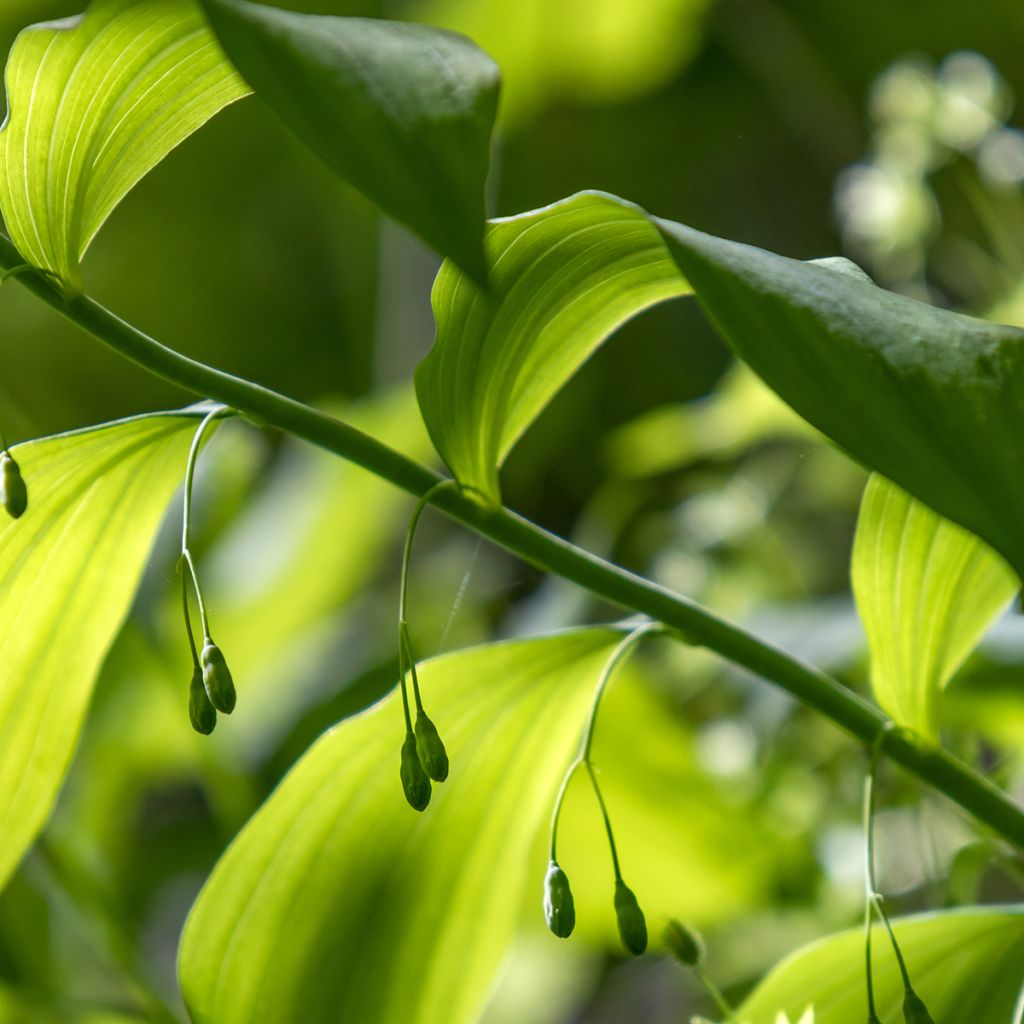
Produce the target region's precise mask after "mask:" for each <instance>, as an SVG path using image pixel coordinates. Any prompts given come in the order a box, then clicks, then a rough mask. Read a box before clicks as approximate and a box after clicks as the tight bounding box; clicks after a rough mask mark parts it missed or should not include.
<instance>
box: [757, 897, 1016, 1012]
mask: <svg viewBox="0 0 1024 1024" xmlns="http://www.w3.org/2000/svg"><path fill="white" fill-rule="evenodd" d="M893 924H894V927H895V929H896V934H897V937H898V938H899V943H900V947H901V948H902V950H903V953H904V956H905V957H906V960H907V967H908V968H909V970H910V977H911V980H912V982H913V985H914V989H915V990H916V991H917V992H918V993H919V994H920V996H921V997H922V998H923V999H924V1001H925V1003H926V1004H927V1005H928V1009H929V1011H930V1012H931V1015H932V1017H933V1018H934V1020H936V1021H937V1022H939V1024H982V1022H984V1024H990V1022H991V1024H1009V1022H1010V1020H1011V1019H1012V1018H1013V1012H1014V1007H1015V1005H1016V1003H1017V999H1018V995H1019V993H1020V991H1021V981H1022V979H1024V911H1022V909H1021V908H1020V907H978V908H971V909H966V910H953V911H944V912H940V913H934V914H922V915H920V916H919V917H910V918H904V919H902V920H896V921H894V922H893ZM872 962H873V976H874V980H875V996H876V999H877V1002H878V1015H879V1017H880V1018H881V1019H882V1020H883V1021H893V1022H895V1021H897V1020H902V1019H903V1012H902V1002H903V982H902V979H901V977H900V973H899V969H898V967H897V965H896V959H895V957H894V956H893V953H892V949H891V947H890V946H889V941H888V937H887V936H886V934H885V931H884V929H883V927H882V925H880V924H879V925H876V926H875V929H874V931H873V942H872ZM808 1006H813V1007H814V1024H864V1021H865V1020H866V1018H867V1008H866V1007H867V999H866V996H865V981H864V932H863V930H862V929H859V928H856V929H852V930H850V931H848V932H843V933H841V934H839V935H833V936H830V937H829V938H827V939H822V940H821V941H820V942H816V943H814V944H813V945H811V946H808V947H806V948H805V949H802V950H798V951H797V952H796V953H794V954H793V955H792V956H790V957H788V958H787V959H785V960H783V961H782V963H780V964H779V965H778V966H777V967H776V968H774V969H773V970H772V971H771V972H770V973H769V974H768V976H767V978H765V980H764V981H762V982H761V984H760V985H758V987H757V988H756V989H755V990H754V993H753V995H751V996H750V998H749V999H747V1001H746V1002H745V1003H744V1004H743V1005H742V1006H741V1007H740V1009H739V1011H738V1013H737V1019H738V1020H741V1021H743V1022H744V1024H776V1022H777V1014H778V1012H779V1011H782V1012H784V1013H786V1014H788V1017H789V1019H790V1020H791V1021H796V1020H799V1019H800V1016H801V1014H802V1013H803V1012H804V1010H805V1009H806V1008H807V1007H808Z"/></svg>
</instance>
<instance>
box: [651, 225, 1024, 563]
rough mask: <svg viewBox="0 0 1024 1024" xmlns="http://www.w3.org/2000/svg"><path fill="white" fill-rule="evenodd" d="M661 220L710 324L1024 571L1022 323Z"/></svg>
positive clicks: (781, 389)
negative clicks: (977, 314) (1006, 322)
mask: <svg viewBox="0 0 1024 1024" xmlns="http://www.w3.org/2000/svg"><path fill="white" fill-rule="evenodd" d="M659 226H660V227H661V229H662V231H663V233H664V235H665V238H666V240H667V241H668V244H669V248H670V249H671V251H672V253H673V255H674V256H675V258H676V260H677V261H678V263H679V265H680V267H681V268H682V271H683V272H684V273H685V274H686V276H687V277H688V278H689V280H690V282H691V284H692V285H693V287H694V290H695V292H696V294H697V297H698V300H699V301H700V303H701V305H702V306H703V307H704V309H705V311H706V312H707V314H708V316H709V318H710V319H711V321H712V323H713V324H714V325H715V327H716V328H717V329H718V331H719V332H720V333H721V334H722V336H723V337H724V338H725V339H726V340H727V341H728V342H729V344H730V345H732V347H733V348H734V349H735V351H736V353H737V354H738V355H739V356H740V358H742V359H743V360H745V361H746V362H747V363H748V364H749V365H750V366H751V367H752V368H753V369H754V371H755V372H756V373H757V374H758V375H759V376H760V377H762V378H763V379H764V380H765V382H766V383H767V384H768V385H769V386H770V387H771V388H773V389H774V390H775V391H776V392H778V394H779V395H780V396H781V397H782V398H783V399H784V400H785V401H786V402H787V403H788V404H789V405H791V406H792V407H793V408H794V409H795V410H796V411H797V412H798V413H800V415H801V416H803V417H804V418H805V419H807V420H808V421H809V422H810V423H812V424H813V425H814V426H816V427H817V428H818V429H819V430H821V431H822V432H823V433H825V434H826V435H827V436H828V437H830V438H831V439H832V440H833V441H835V442H836V443H837V444H839V445H840V447H842V448H844V449H845V450H846V451H847V452H848V453H849V454H850V455H852V456H853V457H854V458H855V459H857V460H859V461H860V462H862V463H863V464H864V465H866V466H868V467H870V468H872V469H876V470H878V471H879V472H880V473H883V474H884V475H885V476H886V477H888V478H889V479H890V480H892V481H894V482H895V483H896V484H898V485H899V486H900V487H902V488H904V489H905V490H906V491H908V492H909V493H910V494H912V495H913V496H914V497H915V498H917V499H918V500H919V501H922V502H924V503H925V504H926V505H928V506H930V507H931V508H933V509H934V510H935V511H937V512H939V513H940V514H941V515H943V516H945V517H946V518H948V519H951V520H952V521H953V522H955V523H958V524H959V525H961V526H963V527H965V528H966V529H968V530H970V531H971V532H973V533H975V534H977V535H978V536H979V537H982V538H983V539H984V540H986V541H987V542H988V543H989V544H991V545H992V547H994V548H995V549H996V550H997V551H998V552H999V553H1000V554H1001V555H1003V556H1004V557H1005V558H1006V559H1007V560H1008V561H1009V562H1010V563H1011V565H1013V567H1014V568H1015V569H1016V571H1017V573H1018V575H1020V574H1021V573H1022V572H1024V446H1022V445H1021V444H1020V443H1019V439H1020V436H1021V433H1022V428H1024V331H1022V330H1019V329H1017V328H1014V327H1004V326H1001V325H998V324H994V323H989V322H987V321H984V320H977V319H974V318H972V317H967V316H961V315H959V314H956V313H950V312H947V311H945V310H940V309H936V308H934V307H932V306H928V305H925V304H923V303H921V302H917V301H915V300H913V299H909V298H906V297H904V296H900V295H894V294H892V293H890V292H886V291H883V290H882V289H880V288H876V287H875V286H874V285H872V284H870V283H867V282H866V281H863V280H859V279H858V278H857V277H856V276H854V275H851V274H847V273H837V272H836V268H835V267H827V266H815V265H813V264H807V263H800V262H799V261H797V260H791V259H787V258H785V257H783V256H776V255H774V254H772V253H769V252H765V251H764V250H761V249H756V248H754V247H752V246H747V245H741V244H739V243H737V242H728V241H724V240H723V239H719V238H713V237H712V236H710V235H705V234H702V233H701V232H699V231H694V230H692V229H690V228H686V227H683V226H682V225H679V224H671V223H668V222H664V221H659Z"/></svg>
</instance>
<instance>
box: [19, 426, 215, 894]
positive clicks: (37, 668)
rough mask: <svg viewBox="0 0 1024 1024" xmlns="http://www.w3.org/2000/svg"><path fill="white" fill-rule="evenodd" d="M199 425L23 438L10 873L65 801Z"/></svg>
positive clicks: (105, 429) (110, 428) (122, 428)
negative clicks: (84, 732)
mask: <svg viewBox="0 0 1024 1024" xmlns="http://www.w3.org/2000/svg"><path fill="white" fill-rule="evenodd" d="M195 423H196V420H195V417H194V416H190V415H187V414H164V415H155V416H147V417H139V418H135V419H130V420H123V421H121V422H119V423H113V424H109V425H107V426H104V427H98V428H95V429H92V430H86V431H78V432H75V433H72V434H63V435H59V436H56V437H51V438H45V439H43V440H41V441H31V442H29V443H27V444H22V445H18V446H17V447H16V448H14V449H13V451H14V454H15V457H16V458H17V460H18V462H19V463H20V465H21V468H22V472H23V474H24V476H25V479H26V481H27V482H28V487H29V507H28V511H27V512H26V513H25V515H24V516H22V517H21V519H19V520H17V521H14V520H8V519H7V518H6V517H3V521H2V522H0V622H2V623H3V624H4V627H3V631H2V634H0V664H2V665H3V673H2V676H0V751H2V754H0V830H2V834H3V836H4V842H3V845H2V848H0V884H2V883H3V882H4V881H6V880H7V878H8V877H9V876H10V874H11V872H12V871H13V870H14V868H15V867H16V866H17V863H18V861H19V860H20V859H21V856H22V854H23V853H24V852H25V850H26V849H27V848H28V846H29V845H30V844H31V843H32V841H33V839H34V838H35V836H36V833H37V832H38V831H39V829H40V828H41V827H42V825H43V823H44V822H45V820H46V818H47V816H48V814H49V812H50V809H51V807H52V806H53V803H54V800H55V799H56V796H57V791H58V789H59V788H60V784H61V782H62V780H63V778H64V775H65V774H66V772H67V769H68V765H69V763H70V760H71V756H72V754H73V752H74V748H75V743H76V741H77V739H78V733H79V730H80V729H81V725H82V720H83V718H84V716H85V712H86V708H87V707H88V704H89V698H90V696H91V693H92V688H93V683H94V681H95V679H96V675H97V673H98V671H99V668H100V665H101V663H102V661H103V658H104V656H105V654H106V652H107V649H108V648H109V646H110V644H111V642H112V641H113V639H114V637H115V635H116V634H117V631H118V629H119V628H120V626H121V623H122V621H123V620H124V617H125V615H126V614H127V612H128V609H129V606H130V605H131V601H132V597H133V596H134V593H135V588H136V585H137V583H138V579H139V576H140V574H141V572H142V569H143V566H144V565H145V560H146V556H147V554H148V552H149V548H150V545H151V544H152V541H153V536H154V534H155V532H156V528H157V526H158V524H159V522H160V518H161V516H162V515H163V513H164V510H165V508H166V506H167V502H168V501H169V499H170V497H171V495H172V494H173V492H174V490H175V488H176V487H177V486H178V484H179V483H180V481H181V477H182V473H183V471H184V466H185V458H186V455H187V453H188V446H189V441H190V438H191V434H192V431H193V430H194V428H195ZM184 686H185V681H184V680H183V682H182V687H183V691H182V692H184ZM182 706H184V705H182Z"/></svg>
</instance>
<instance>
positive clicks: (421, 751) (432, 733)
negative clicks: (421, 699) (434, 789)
mask: <svg viewBox="0 0 1024 1024" xmlns="http://www.w3.org/2000/svg"><path fill="white" fill-rule="evenodd" d="M416 753H417V754H418V755H419V759H420V764H421V765H423V768H424V770H425V771H426V773H427V775H428V776H429V777H430V778H432V779H433V780H434V781H435V782H444V780H445V779H447V778H448V751H447V750H445V749H444V743H443V742H442V741H441V737H440V735H439V734H438V731H437V727H436V726H435V725H434V723H433V722H432V721H431V720H430V719H429V718H428V717H427V713H426V712H425V711H420V712H419V714H417V715H416Z"/></svg>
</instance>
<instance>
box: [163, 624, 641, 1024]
mask: <svg viewBox="0 0 1024 1024" xmlns="http://www.w3.org/2000/svg"><path fill="white" fill-rule="evenodd" d="M620 636H621V635H620V634H617V633H615V632H613V631H611V630H602V629H590V630H581V631H576V632H572V633H565V634H561V635H557V636H552V637H547V638H543V639H538V640H527V641H516V642H510V643H501V644H492V645H488V646H484V647H478V648H472V649H469V650H465V651H460V652H458V653H456V654H451V655H447V656H444V657H441V658H438V659H435V660H433V661H429V662H426V663H424V664H423V665H422V666H421V668H420V683H421V686H422V689H423V693H424V695H425V698H426V701H427V705H428V708H429V710H430V714H431V717H432V718H433V719H434V721H435V722H436V723H437V725H438V727H439V728H440V730H441V733H442V735H443V736H444V739H445V742H446V744H447V745H448V750H449V754H450V756H451V766H452V767H451V775H450V777H449V779H448V781H447V782H445V783H444V784H443V785H436V786H435V787H434V794H433V799H432V800H431V804H430V807H429V808H428V810H427V811H426V813H425V814H422V815H420V814H417V813H416V812H415V811H413V810H411V809H410V808H409V806H408V805H407V804H406V803H405V800H404V798H403V796H402V790H401V786H400V784H399V778H398V767H399V748H400V746H401V743H402V738H403V721H402V711H401V703H400V699H399V697H398V696H397V694H392V695H391V696H390V697H388V698H386V699H385V700H384V701H382V702H381V703H380V704H378V705H376V706H375V707H374V708H372V709H371V710H370V711H368V712H366V713H365V714H362V715H360V716H358V717H357V718H354V719H349V720H347V721H345V722H344V723H342V724H341V725H339V726H338V727H336V728H335V729H333V730H332V731H330V732H329V733H327V734H325V735H324V736H323V737H322V738H321V739H320V740H319V742H318V743H316V745H315V746H313V747H312V748H311V749H310V750H309V751H308V752H307V753H306V755H305V756H304V757H303V758H302V760H301V761H300V762H299V763H298V765H297V766H296V767H295V768H294V769H293V770H292V772H291V773H290V774H289V775H288V776H287V778H286V779H285V780H284V782H283V783H282V784H281V785H280V786H279V787H278V789H277V791H276V792H275V793H274V794H273V796H271V798H270V799H269V800H268V802H267V803H266V804H265V805H264V806H263V808H262V809H261V810H260V811H259V812H258V813H257V814H256V815H255V816H254V817H253V818H252V819H251V820H250V822H249V824H248V825H247V826H246V827H245V829H244V830H243V831H242V833H241V834H240V835H239V837H238V838H237V839H236V840H235V842H234V843H233V844H232V845H231V847H230V848H229V849H228V851H227V853H226V854H225V855H224V857H223V858H222V859H221V861H220V863H219V864H218V866H217V868H216V869H215V871H214V873H213V875H212V876H211V878H210V880H209V881H208V882H207V885H206V887H205V889H204V890H203V892H202V893H201V894H200V896H199V899H198V901H197V902H196V904H195V906H194V907H193V910H192V914H191V916H190V917H189V920H188V923H187V925H186V928H185V933H184V936H183V939H182V947H181V952H180V957H179V972H180V976H181V984H182V990H183V992H184V994H185V999H186V1002H187V1004H188V1007H189V1011H190V1013H191V1015H192V1020H193V1021H194V1022H195V1024H213V1022H216V1024H243V1022H244V1024H251V1022H252V1021H254V1020H259V1021H260V1022H261V1024H294V1022H295V1021H300V1020H309V1021H314V1020H315V1021H318V1022H324V1024H326V1022H329V1021H336V1022H338V1024H341V1022H348V1021H360V1022H367V1024H368V1022H371V1021H372V1022H374V1024H385V1022H386V1024H399V1022H401V1024H467V1022H469V1021H472V1020H475V1019H476V1016H477V1014H478V1013H479V1011H480V1009H481V1007H482V1005H483V1003H484V1001H485V1000H486V996H487V993H488V991H489V989H490V986H491V983H492V981H493V978H494V975H495V972H496V970H497V968H498V966H499V964H500V962H501V958H502V956H503V954H504V952H505V950H506V947H507V946H508V943H509V940H510V938H511V936H512V933H513V931H514V928H515V925H516V922H517V919H518V914H519V908H520V906H521V900H522V895H523V893H522V887H523V883H524V880H525V879H526V878H527V877H528V876H531V877H532V873H531V872H530V871H529V869H530V864H529V854H530V852H531V850H532V849H533V841H534V838H535V836H536V833H537V829H538V828H539V827H541V826H542V824H543V823H544V822H545V821H547V819H548V815H549V814H550V811H551V805H552V801H553V799H554V791H555V789H556V787H557V785H558V782H559V778H560V776H561V773H562V771H563V770H564V768H565V766H566V764H567V763H568V760H569V758H570V756H571V754H572V752H573V750H574V748H575V745H576V744H577V742H578V740H579V735H580V731H581V729H582V725H583V720H584V717H585V714H586V709H587V706H588V705H589V695H590V693H591V692H592V690H593V687H594V684H595V681H596V678H597V675H598V673H599V672H600V669H601V666H602V664H603V662H604V661H605V659H606V658H607V655H608V653H609V651H610V649H611V647H612V646H613V645H614V643H615V642H616V640H617V639H619V638H620ZM537 913H538V915H539V914H540V892H539V890H538V893H537Z"/></svg>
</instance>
